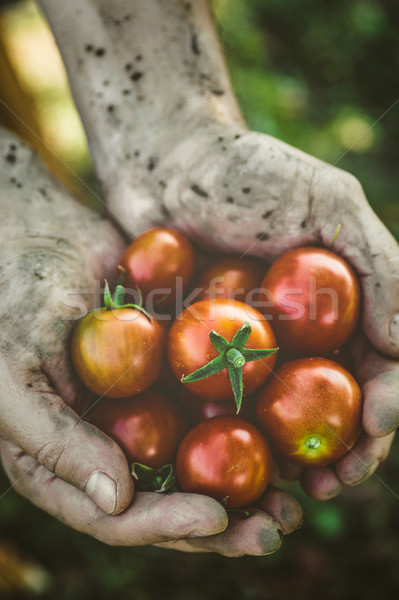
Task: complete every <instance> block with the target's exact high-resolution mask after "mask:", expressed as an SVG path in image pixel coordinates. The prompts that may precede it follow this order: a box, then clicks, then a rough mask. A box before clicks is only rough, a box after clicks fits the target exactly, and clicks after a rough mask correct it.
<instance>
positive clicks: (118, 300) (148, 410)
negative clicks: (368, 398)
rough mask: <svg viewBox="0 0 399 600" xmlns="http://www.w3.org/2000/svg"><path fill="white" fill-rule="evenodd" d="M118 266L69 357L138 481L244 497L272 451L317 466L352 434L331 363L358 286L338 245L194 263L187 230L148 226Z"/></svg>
mask: <svg viewBox="0 0 399 600" xmlns="http://www.w3.org/2000/svg"><path fill="white" fill-rule="evenodd" d="M119 271H120V274H121V276H122V279H123V286H122V285H121V284H119V285H117V286H116V289H115V292H114V294H113V295H111V293H110V290H109V288H108V285H106V286H105V292H104V307H103V308H100V309H96V310H94V311H92V312H91V313H89V314H88V315H86V316H85V317H84V318H83V319H81V320H80V321H79V322H78V323H77V326H76V327H75V330H74V333H73V338H72V360H73V363H74V366H75V368H76V371H77V373H78V375H79V377H80V378H81V380H82V381H83V383H84V384H85V385H86V386H87V388H89V390H91V391H92V392H94V393H95V394H96V395H98V396H99V399H98V400H97V401H96V402H95V403H94V408H92V410H91V412H90V413H89V415H88V417H87V418H88V420H89V421H90V422H92V423H93V424H94V425H96V426H97V427H99V428H100V429H101V430H103V431H104V432H105V433H107V434H108V435H110V436H111V437H112V438H114V439H115V440H116V441H117V442H118V444H119V445H120V446H121V448H122V449H123V450H124V452H125V454H126V457H127V459H128V461H129V463H131V465H132V467H131V468H132V475H133V476H134V477H135V478H136V479H137V481H138V485H141V486H142V489H153V490H157V491H165V490H168V489H171V488H172V489H175V488H176V486H177V489H182V490H183V491H186V492H194V493H202V494H207V495H210V496H212V497H214V498H216V499H217V500H219V501H221V502H223V503H224V504H225V506H227V507H230V508H235V507H245V506H248V505H250V504H251V503H253V502H255V501H256V500H257V499H258V498H259V497H260V496H261V495H262V494H263V492H264V491H265V489H266V486H267V484H268V482H269V480H270V476H271V472H272V465H273V460H274V459H275V458H277V459H278V456H282V457H285V458H288V459H289V460H290V461H293V462H294V463H297V464H299V465H303V466H324V465H327V464H330V463H332V462H334V461H336V460H337V459H339V458H340V457H342V456H343V455H344V454H346V452H347V451H348V450H349V449H350V448H351V447H352V446H353V444H354V443H355V441H356V440H357V438H358V436H359V435H360V431H361V409H362V394H361V390H360V388H359V386H358V384H357V382H356V380H355V379H354V377H353V375H352V374H351V372H350V366H349V367H348V365H347V364H341V363H343V360H342V356H345V355H344V354H343V353H342V347H343V345H344V344H345V343H346V342H347V340H348V339H349V338H350V336H351V335H352V333H353V331H354V329H355V327H356V324H357V322H358V318H359V311H360V290H359V284H358V281H357V278H356V276H355V274H354V272H353V270H352V269H351V267H350V266H349V265H348V264H347V263H346V262H345V261H344V260H343V259H342V258H341V257H339V256H338V255H336V254H334V253H333V252H332V251H329V250H326V249H323V248H316V247H306V248H297V249H294V250H290V251H288V252H286V253H284V254H282V255H281V256H280V257H279V258H277V260H275V261H274V263H272V264H271V265H269V266H268V265H266V263H264V262H263V261H261V260H259V259H256V258H252V257H243V258H241V257H224V258H222V259H220V260H216V261H213V262H211V264H210V265H208V266H206V267H204V268H203V269H201V270H200V272H199V273H198V269H196V268H195V252H194V250H193V247H192V245H191V244H190V242H189V241H188V239H187V238H186V237H185V236H183V235H182V234H181V233H180V232H178V231H176V230H173V229H168V228H154V229H150V230H148V231H146V232H144V233H143V234H141V235H140V236H139V237H137V238H136V239H135V240H134V241H133V242H132V244H131V245H130V246H129V247H128V248H127V249H126V251H125V252H124V254H123V256H122V257H121V259H120V264H119ZM128 294H129V296H132V297H133V300H134V301H133V302H132V303H129V302H126V297H127V295H128ZM130 299H132V298H130ZM179 303H180V306H179ZM172 305H175V306H174V307H173V306H172ZM176 305H177V306H178V310H177V311H176ZM166 356H167V360H166Z"/></svg>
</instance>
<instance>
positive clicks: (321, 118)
mask: <svg viewBox="0 0 399 600" xmlns="http://www.w3.org/2000/svg"><path fill="white" fill-rule="evenodd" d="M214 9H215V14H216V17H217V19H218V21H219V25H220V29H221V33H222V37H223V41H224V44H225V47H226V49H227V57H228V61H229V66H230V72H231V76H232V80H233V83H234V87H235V89H236V91H237V94H238V97H239V99H240V104H241V106H242V109H243V112H244V115H245V117H246V119H247V122H248V125H249V127H250V128H251V129H255V130H257V131H261V132H265V133H269V134H270V135H274V136H276V137H278V138H280V139H282V140H284V141H286V142H288V143H290V144H292V145H294V146H297V147H299V148H301V149H302V150H304V151H306V152H309V153H310V154H313V155H315V156H317V157H319V158H321V159H323V160H326V161H328V162H331V163H333V164H336V165H337V166H339V167H340V168H342V169H346V170H348V171H350V172H352V173H353V174H355V175H356V176H357V177H358V178H359V179H360V181H361V182H362V183H363V186H364V188H365V191H366V194H367V196H368V198H369V200H370V203H371V204H372V206H373V207H374V209H375V210H376V212H377V214H379V215H380V217H381V218H382V219H383V221H385V222H386V223H388V226H389V227H390V228H391V230H392V231H393V232H394V233H395V234H396V235H397V236H398V235H399V206H398V202H397V195H398V194H397V189H398V187H399V171H398V169H397V166H396V164H397V151H398V146H399V98H398V93H397V85H396V83H395V81H396V78H397V73H398V72H399V35H398V32H399V4H398V3H395V2H390V1H388V0H385V1H383V2H377V1H373V0H354V1H352V2H347V0H336V1H335V2H330V3H325V2H316V1H315V0H285V1H284V2H281V1H280V0H235V1H234V2H228V1H227V0H215V2H214Z"/></svg>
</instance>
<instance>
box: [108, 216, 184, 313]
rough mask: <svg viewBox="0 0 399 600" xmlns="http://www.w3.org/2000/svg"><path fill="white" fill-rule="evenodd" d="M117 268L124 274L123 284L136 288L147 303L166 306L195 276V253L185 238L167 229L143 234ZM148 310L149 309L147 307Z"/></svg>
mask: <svg viewBox="0 0 399 600" xmlns="http://www.w3.org/2000/svg"><path fill="white" fill-rule="evenodd" d="M119 266H120V267H122V268H123V269H124V270H125V272H126V279H125V281H124V285H125V286H127V287H129V286H131V287H133V288H135V287H138V288H139V289H140V291H141V293H142V294H143V298H144V299H145V300H146V301H147V306H148V305H149V304H151V305H156V304H161V303H169V302H171V301H173V300H174V299H175V297H176V291H177V290H178V289H179V288H178V287H177V286H179V280H177V278H180V284H181V286H182V291H183V290H184V289H185V288H187V285H188V284H189V283H190V280H191V278H192V276H193V273H194V250H193V248H192V246H191V244H190V242H189V241H188V239H187V238H186V236H185V235H183V234H182V233H180V232H179V231H176V230H175V229H169V228H166V227H154V228H152V229H148V230H147V231H144V232H143V233H142V234H141V235H139V236H138V237H137V238H136V239H135V240H133V242H132V243H131V244H130V246H128V247H127V248H126V250H125V252H124V253H123V254H122V256H121V258H120V261H119ZM148 308H149V309H150V307H148Z"/></svg>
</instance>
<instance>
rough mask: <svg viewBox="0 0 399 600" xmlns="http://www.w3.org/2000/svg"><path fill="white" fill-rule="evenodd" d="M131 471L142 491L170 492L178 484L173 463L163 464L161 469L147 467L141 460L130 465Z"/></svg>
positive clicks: (137, 486) (137, 487)
mask: <svg viewBox="0 0 399 600" xmlns="http://www.w3.org/2000/svg"><path fill="white" fill-rule="evenodd" d="M130 473H131V475H132V477H133V479H135V480H136V489H137V490H138V491H140V492H158V493H163V492H168V491H172V490H173V488H175V486H176V472H175V468H174V466H173V465H163V466H162V467H160V468H159V469H154V468H153V467H147V465H143V464H141V463H139V462H134V463H132V464H131V465H130Z"/></svg>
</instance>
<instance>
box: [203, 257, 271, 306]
mask: <svg viewBox="0 0 399 600" xmlns="http://www.w3.org/2000/svg"><path fill="white" fill-rule="evenodd" d="M265 266H266V265H265V263H264V262H263V261H261V260H260V259H258V258H253V257H245V258H240V257H239V256H226V257H224V258H221V259H220V260H217V261H215V262H213V263H212V264H211V265H209V267H207V268H206V269H204V271H202V273H201V274H200V275H199V277H198V279H197V281H196V283H195V285H194V288H200V289H201V290H202V292H201V293H200V294H199V295H198V296H197V297H196V300H209V299H210V298H230V299H231V300H238V301H240V302H246V303H247V304H252V302H254V301H256V299H257V296H258V294H257V293H252V292H253V291H255V290H259V288H260V284H261V282H262V279H263V276H264V272H265ZM212 282H213V283H212Z"/></svg>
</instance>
